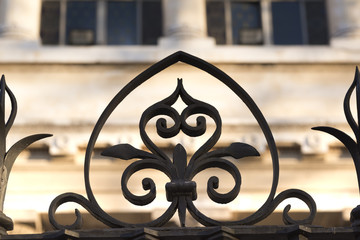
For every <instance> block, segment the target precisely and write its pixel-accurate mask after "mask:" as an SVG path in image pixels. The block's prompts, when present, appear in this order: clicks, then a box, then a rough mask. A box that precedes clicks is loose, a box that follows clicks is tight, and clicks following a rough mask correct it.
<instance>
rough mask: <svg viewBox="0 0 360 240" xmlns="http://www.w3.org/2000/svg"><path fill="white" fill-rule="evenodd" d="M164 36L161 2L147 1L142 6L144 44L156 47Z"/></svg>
mask: <svg viewBox="0 0 360 240" xmlns="http://www.w3.org/2000/svg"><path fill="white" fill-rule="evenodd" d="M161 35H162V9H161V1H146V2H143V6H142V44H145V45H146V44H152V45H156V44H157V40H158V38H159V37H161Z"/></svg>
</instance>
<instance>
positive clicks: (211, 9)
mask: <svg viewBox="0 0 360 240" xmlns="http://www.w3.org/2000/svg"><path fill="white" fill-rule="evenodd" d="M206 17H207V30H208V35H209V36H210V37H213V38H215V40H216V44H226V33H225V29H226V28H225V12H224V3H223V2H207V3H206Z"/></svg>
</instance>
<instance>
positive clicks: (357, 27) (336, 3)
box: [327, 0, 360, 49]
mask: <svg viewBox="0 0 360 240" xmlns="http://www.w3.org/2000/svg"><path fill="white" fill-rule="evenodd" d="M327 3H328V13H329V24H330V38H331V39H330V42H331V46H333V47H343V48H358V49H360V17H359V16H360V1H359V0H329V1H328V2H327Z"/></svg>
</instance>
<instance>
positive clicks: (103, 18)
mask: <svg viewBox="0 0 360 240" xmlns="http://www.w3.org/2000/svg"><path fill="white" fill-rule="evenodd" d="M69 1H73V0H42V2H41V3H42V4H43V3H44V2H59V11H60V13H59V39H58V43H57V44H56V45H67V46H74V45H71V44H68V43H67V41H66V37H67V36H66V21H67V19H66V13H67V2H69ZM88 1H93V2H95V3H96V16H97V17H96V26H95V28H96V36H95V43H94V45H108V42H107V2H108V1H118V2H124V1H131V2H135V4H136V41H135V43H134V44H133V45H142V44H143V42H142V37H143V36H142V30H143V24H142V11H143V9H142V6H143V4H142V3H143V2H154V1H157V0H88ZM119 45H121V46H123V44H119Z"/></svg>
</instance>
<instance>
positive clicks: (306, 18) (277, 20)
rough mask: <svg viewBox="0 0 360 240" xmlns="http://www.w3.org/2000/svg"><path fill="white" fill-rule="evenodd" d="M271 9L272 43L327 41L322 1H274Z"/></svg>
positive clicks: (316, 42) (326, 42)
mask: <svg viewBox="0 0 360 240" xmlns="http://www.w3.org/2000/svg"><path fill="white" fill-rule="evenodd" d="M271 10H272V28H273V36H274V44H284V45H287V44H311V45H315V44H328V43H329V36H328V29H327V19H326V18H327V17H326V8H325V2H324V1H320V0H302V1H276V2H275V1H274V2H272V4H271Z"/></svg>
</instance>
